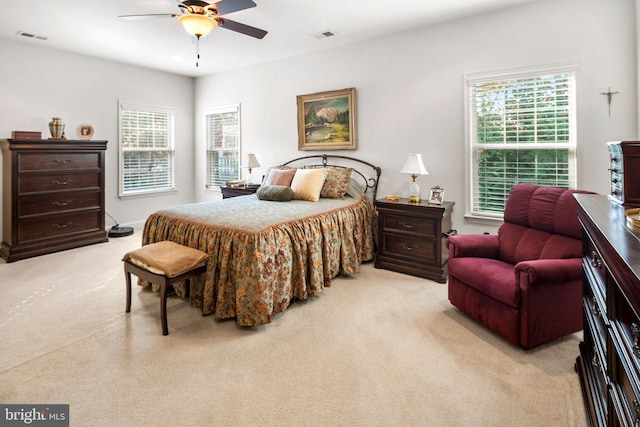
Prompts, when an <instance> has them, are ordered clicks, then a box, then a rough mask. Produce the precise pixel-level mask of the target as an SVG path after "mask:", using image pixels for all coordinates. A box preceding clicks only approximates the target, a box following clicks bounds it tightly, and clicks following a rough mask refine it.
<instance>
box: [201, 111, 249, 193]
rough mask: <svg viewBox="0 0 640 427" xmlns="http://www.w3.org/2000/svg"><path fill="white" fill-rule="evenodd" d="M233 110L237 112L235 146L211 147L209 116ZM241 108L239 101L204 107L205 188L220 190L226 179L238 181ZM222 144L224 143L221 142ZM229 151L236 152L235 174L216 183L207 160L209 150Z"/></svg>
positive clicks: (239, 170) (240, 145)
mask: <svg viewBox="0 0 640 427" xmlns="http://www.w3.org/2000/svg"><path fill="white" fill-rule="evenodd" d="M230 112H235V113H236V114H237V122H236V123H235V127H236V135H235V138H236V140H237V143H236V147H235V149H234V148H232V147H231V148H230V147H224V146H222V147H219V148H216V147H211V145H210V139H209V116H211V115H216V114H225V113H230ZM241 125H242V110H241V105H240V103H236V104H227V105H219V106H211V107H206V108H205V109H204V150H205V156H204V158H205V184H204V186H205V190H210V191H215V192H220V187H222V186H224V185H225V183H226V182H227V181H239V180H240V179H241V176H242V174H241V153H242V151H241V147H242V126H241ZM222 145H224V144H222ZM214 151H218V152H223V151H224V152H231V153H234V152H235V153H236V158H237V167H236V168H235V174H234V175H232V176H229V177H228V178H230V179H225V180H224V181H225V182H219V184H220V185H216V184H215V183H214V182H212V181H213V180H214V178H213V177H212V175H213V174H214V171H213V170H212V169H211V168H210V166H211V162H210V160H209V156H210V152H214Z"/></svg>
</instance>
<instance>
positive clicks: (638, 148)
mask: <svg viewBox="0 0 640 427" xmlns="http://www.w3.org/2000/svg"><path fill="white" fill-rule="evenodd" d="M607 146H608V148H609V160H610V166H609V172H610V175H611V190H610V193H609V198H610V199H611V200H613V201H614V202H616V203H620V204H623V205H625V207H637V206H640V141H615V142H609V143H607Z"/></svg>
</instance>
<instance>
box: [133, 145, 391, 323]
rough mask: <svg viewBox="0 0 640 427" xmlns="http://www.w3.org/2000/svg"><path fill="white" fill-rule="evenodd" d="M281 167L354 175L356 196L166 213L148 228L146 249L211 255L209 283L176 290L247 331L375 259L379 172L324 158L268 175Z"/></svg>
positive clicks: (219, 204) (218, 204)
mask: <svg viewBox="0 0 640 427" xmlns="http://www.w3.org/2000/svg"><path fill="white" fill-rule="evenodd" d="M273 169H276V170H278V171H281V170H286V169H295V170H296V171H300V170H309V169H318V170H324V171H325V172H326V173H327V174H329V175H330V174H332V173H334V174H340V175H341V176H343V177H344V176H345V173H346V174H347V175H349V174H350V176H349V185H348V191H347V193H348V194H346V195H345V196H344V198H340V197H329V198H325V197H320V198H319V199H318V201H315V202H314V201H307V200H291V201H286V202H282V201H273V200H261V199H260V197H259V194H258V193H257V194H253V195H247V196H240V197H234V198H229V199H224V200H217V201H211V202H201V203H193V204H188V205H180V206H175V207H172V208H168V209H163V210H161V211H158V212H155V213H153V214H152V215H150V216H149V218H148V219H147V221H146V223H145V226H144V231H143V238H142V239H143V242H142V243H143V245H146V244H149V243H154V242H158V241H163V240H170V241H174V242H176V243H180V244H182V245H185V246H190V247H193V248H197V249H200V250H202V251H204V252H206V253H207V254H209V260H208V263H207V273H206V275H204V277H203V278H201V279H196V280H191V281H190V282H189V289H187V288H186V284H185V283H181V284H177V285H176V286H175V290H176V294H178V295H180V296H185V297H186V296H188V298H189V300H190V303H191V305H193V306H196V307H200V308H201V309H202V313H203V314H204V315H210V314H214V316H215V318H216V320H222V319H229V318H235V320H236V322H237V324H238V325H240V326H255V325H263V324H268V323H270V322H271V321H272V319H273V316H274V315H275V314H277V313H281V312H283V311H285V310H286V308H287V307H288V306H289V305H290V304H291V302H292V301H293V300H295V299H300V300H305V299H307V298H309V297H312V296H316V295H318V294H320V293H321V292H322V291H323V289H324V288H325V287H328V286H330V285H331V280H332V279H333V278H335V277H336V276H338V275H339V274H346V275H350V274H355V273H358V272H359V270H360V265H361V264H362V263H363V262H366V261H371V260H373V257H374V254H375V245H376V233H377V231H376V230H377V222H376V215H375V210H374V208H373V203H372V201H373V200H375V197H376V192H377V186H378V181H379V178H380V173H381V169H380V168H379V167H377V166H374V165H372V164H370V163H368V162H365V161H363V160H359V159H356V158H352V157H347V156H338V155H327V154H322V155H315V156H305V157H299V158H296V159H293V160H290V161H288V162H285V163H283V164H282V165H279V166H277V167H274V168H271V169H270V170H269V171H268V173H269V172H271V170H273ZM345 171H346V172H345ZM295 173H296V174H297V175H298V176H301V175H302V172H295ZM327 182H328V180H327ZM294 184H295V182H292V183H291V187H292V188H293V187H294ZM263 187H265V188H266V185H263ZM324 191H325V188H323V192H324ZM139 284H140V285H142V286H148V284H147V283H145V282H144V281H139Z"/></svg>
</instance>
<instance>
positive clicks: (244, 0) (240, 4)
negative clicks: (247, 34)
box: [211, 0, 264, 38]
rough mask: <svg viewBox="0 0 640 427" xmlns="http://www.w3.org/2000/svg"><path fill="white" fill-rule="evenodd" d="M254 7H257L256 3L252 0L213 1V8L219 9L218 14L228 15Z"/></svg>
mask: <svg viewBox="0 0 640 427" xmlns="http://www.w3.org/2000/svg"><path fill="white" fill-rule="evenodd" d="M252 7H256V4H255V3H254V2H253V1H252V0H220V1H219V2H217V3H211V8H213V9H215V10H217V11H218V15H226V14H227V13H233V12H237V11H239V10H244V9H250V8H252ZM262 37H264V36H262ZM262 37H260V38H262Z"/></svg>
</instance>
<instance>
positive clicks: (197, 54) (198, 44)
mask: <svg viewBox="0 0 640 427" xmlns="http://www.w3.org/2000/svg"><path fill="white" fill-rule="evenodd" d="M199 62H200V37H198V38H197V39H196V68H198V63H199Z"/></svg>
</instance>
